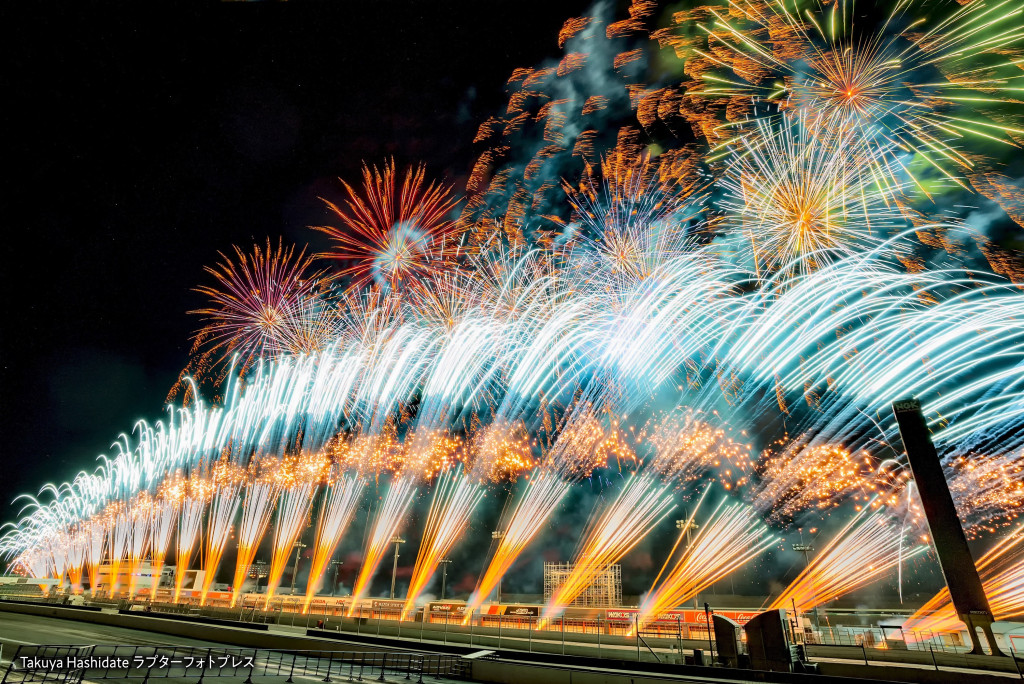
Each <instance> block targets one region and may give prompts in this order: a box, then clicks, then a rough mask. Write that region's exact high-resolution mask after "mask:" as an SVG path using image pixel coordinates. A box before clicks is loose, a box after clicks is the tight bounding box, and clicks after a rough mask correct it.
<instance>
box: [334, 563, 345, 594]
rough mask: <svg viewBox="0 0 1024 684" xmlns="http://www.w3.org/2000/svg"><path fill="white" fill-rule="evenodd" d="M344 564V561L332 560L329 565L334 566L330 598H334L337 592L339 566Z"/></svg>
mask: <svg viewBox="0 0 1024 684" xmlns="http://www.w3.org/2000/svg"><path fill="white" fill-rule="evenodd" d="M344 564H345V561H340V560H332V561H331V565H333V566H334V584H332V585H331V596H334V595H335V594H336V593H337V591H338V575H339V574H341V566H342V565H344Z"/></svg>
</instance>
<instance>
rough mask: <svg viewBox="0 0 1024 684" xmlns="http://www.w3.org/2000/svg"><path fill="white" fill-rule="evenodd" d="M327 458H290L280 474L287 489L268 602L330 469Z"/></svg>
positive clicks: (280, 505) (279, 510)
mask: <svg viewBox="0 0 1024 684" xmlns="http://www.w3.org/2000/svg"><path fill="white" fill-rule="evenodd" d="M327 466H328V462H327V460H326V459H325V458H324V457H323V456H320V455H315V456H306V457H303V458H301V459H294V458H292V459H286V460H285V463H284V464H283V466H282V469H281V472H280V473H279V474H278V480H279V481H280V482H281V483H282V485H283V487H284V489H283V491H282V492H281V497H280V501H279V503H278V506H277V524H276V525H275V526H274V546H273V549H274V552H273V556H272V557H271V561H270V574H269V575H268V576H267V597H266V599H265V600H264V605H270V600H271V598H273V596H274V592H275V591H276V590H277V587H278V585H280V583H281V576H282V575H283V574H284V568H285V564H286V563H287V562H288V554H289V552H290V551H291V550H292V547H293V546H295V543H296V541H298V538H299V535H300V534H301V533H302V527H303V525H304V524H305V522H306V519H307V518H308V517H309V512H310V508H312V506H313V498H314V493H315V492H316V490H317V487H318V486H319V484H320V480H322V479H323V476H324V471H325V470H326V469H327Z"/></svg>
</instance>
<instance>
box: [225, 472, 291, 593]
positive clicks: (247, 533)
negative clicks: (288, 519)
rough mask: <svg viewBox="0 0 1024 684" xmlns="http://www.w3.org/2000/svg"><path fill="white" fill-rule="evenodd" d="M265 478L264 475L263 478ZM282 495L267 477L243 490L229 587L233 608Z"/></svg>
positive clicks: (278, 487) (273, 482)
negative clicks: (275, 506) (234, 559)
mask: <svg viewBox="0 0 1024 684" xmlns="http://www.w3.org/2000/svg"><path fill="white" fill-rule="evenodd" d="M264 477H265V476H264ZM280 493H281V488H280V485H279V484H278V483H277V482H275V481H273V480H271V479H269V478H267V479H263V478H261V479H257V480H255V481H253V482H250V483H249V484H248V485H246V487H245V500H244V502H243V503H242V519H241V522H239V524H238V557H237V560H236V562H235V580H234V582H233V583H232V585H231V605H232V606H234V605H235V603H236V602H237V601H238V597H239V596H241V594H242V585H243V584H244V583H245V579H246V577H248V575H249V570H250V568H251V567H252V562H253V559H255V557H256V551H257V549H258V547H259V544H260V540H262V539H263V534H264V533H265V532H266V531H267V525H268V524H269V523H270V514H271V513H272V512H273V511H274V504H275V503H277V498H278V496H279V495H280Z"/></svg>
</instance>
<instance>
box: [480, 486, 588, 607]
mask: <svg viewBox="0 0 1024 684" xmlns="http://www.w3.org/2000/svg"><path fill="white" fill-rule="evenodd" d="M568 493H569V483H567V482H565V481H564V480H562V479H560V478H559V477H557V476H556V475H554V474H553V473H550V472H544V471H540V472H536V473H534V475H533V477H532V478H531V479H530V481H529V483H527V485H526V488H525V490H524V491H523V493H522V495H521V496H520V499H519V502H518V503H517V504H516V507H515V509H513V511H512V514H511V516H510V517H509V521H508V523H507V524H506V525H505V526H504V529H503V530H502V531H501V532H500V535H499V539H498V546H497V548H496V549H495V551H494V555H493V556H492V557H491V560H490V562H489V563H488V565H487V569H486V570H485V571H484V573H483V575H481V576H480V580H479V581H478V582H477V586H476V589H474V590H473V593H472V594H471V595H470V597H469V599H468V600H467V601H466V616H467V617H466V619H467V620H468V619H469V616H471V615H472V614H473V611H475V610H477V609H479V608H480V606H481V605H483V602H484V601H486V600H487V598H488V597H489V596H490V595H491V592H492V591H494V589H495V587H497V586H498V582H499V581H501V578H502V577H503V576H504V575H505V573H506V572H508V570H509V568H511V567H512V564H513V563H515V561H516V559H517V558H519V556H520V555H521V554H522V552H523V550H524V549H525V548H526V546H527V544H529V543H530V542H531V541H532V540H533V538H534V537H535V536H536V534H537V532H538V530H540V528H541V526H543V525H544V523H546V522H547V520H548V518H550V517H551V514H552V513H554V511H555V509H556V508H558V505H559V504H560V503H561V502H562V500H563V499H564V498H565V495H566V494H568Z"/></svg>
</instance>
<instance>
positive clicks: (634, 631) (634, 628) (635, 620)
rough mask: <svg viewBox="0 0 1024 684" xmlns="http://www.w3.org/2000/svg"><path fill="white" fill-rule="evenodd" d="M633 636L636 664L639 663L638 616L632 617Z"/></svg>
mask: <svg viewBox="0 0 1024 684" xmlns="http://www.w3.org/2000/svg"><path fill="white" fill-rule="evenodd" d="M633 634H635V635H636V662H638V663H639V662H640V616H639V615H634V616H633Z"/></svg>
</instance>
